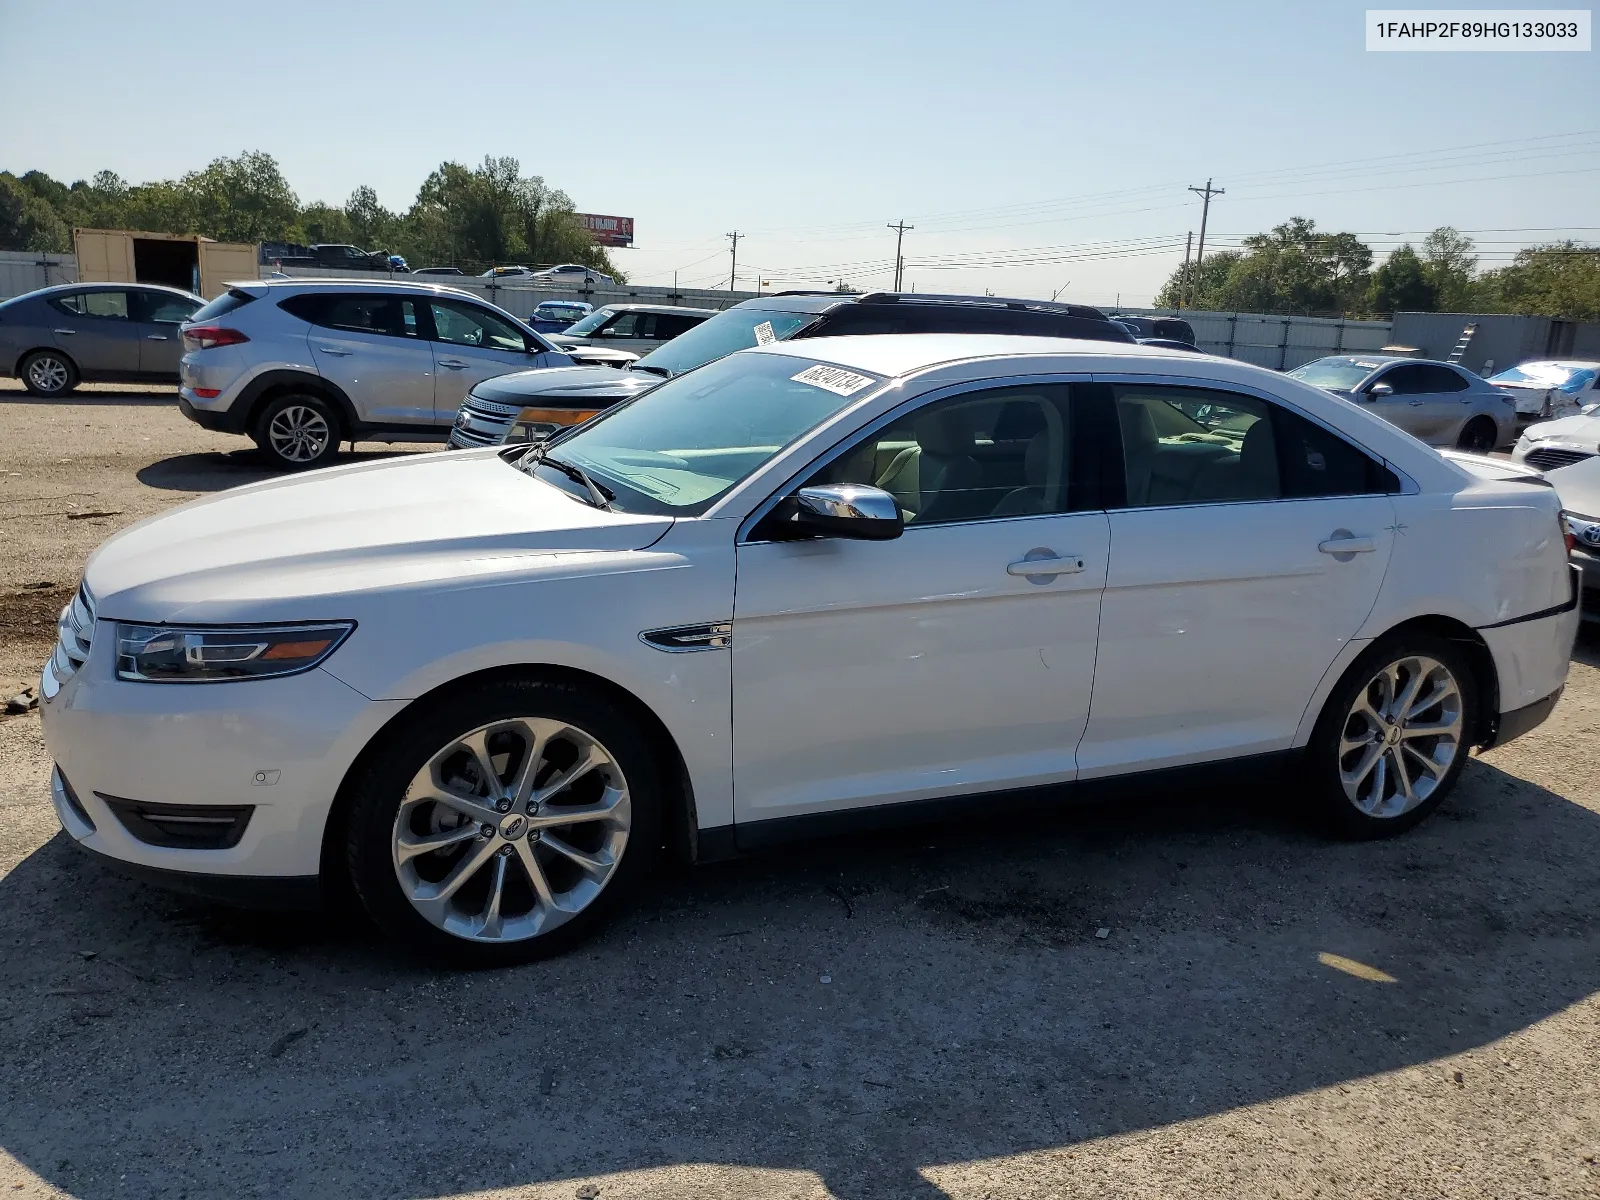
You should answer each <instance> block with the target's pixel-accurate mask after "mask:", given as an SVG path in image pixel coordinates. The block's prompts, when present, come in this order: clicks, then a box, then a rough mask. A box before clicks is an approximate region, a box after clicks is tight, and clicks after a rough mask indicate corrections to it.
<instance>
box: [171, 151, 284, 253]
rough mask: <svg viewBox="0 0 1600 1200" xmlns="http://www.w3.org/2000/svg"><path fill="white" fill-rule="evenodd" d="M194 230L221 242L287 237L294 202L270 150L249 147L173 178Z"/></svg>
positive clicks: (255, 240)
mask: <svg viewBox="0 0 1600 1200" xmlns="http://www.w3.org/2000/svg"><path fill="white" fill-rule="evenodd" d="M178 187H179V189H180V190H181V191H182V192H183V193H184V195H185V196H186V198H187V200H188V202H189V205H190V212H191V217H192V220H193V222H194V225H195V228H194V229H193V230H191V231H190V232H194V233H203V234H205V235H206V236H207V237H214V238H216V239H218V240H219V241H225V242H260V241H266V240H283V239H288V238H289V237H290V236H291V235H292V234H294V233H295V232H296V231H297V228H298V224H299V216H300V203H299V201H298V200H297V199H296V198H295V194H294V189H293V188H291V187H290V186H289V181H288V180H287V179H285V178H284V177H283V172H282V171H280V170H279V169H278V163H277V160H276V159H274V158H273V157H272V155H270V154H263V153H262V152H261V151H259V150H250V151H246V152H245V153H243V154H241V155H239V157H238V158H218V159H215V160H214V161H213V162H212V163H211V164H210V165H209V166H207V167H206V168H205V169H204V170H200V171H191V172H189V174H187V175H185V176H184V177H183V178H182V179H181V180H179V181H178Z"/></svg>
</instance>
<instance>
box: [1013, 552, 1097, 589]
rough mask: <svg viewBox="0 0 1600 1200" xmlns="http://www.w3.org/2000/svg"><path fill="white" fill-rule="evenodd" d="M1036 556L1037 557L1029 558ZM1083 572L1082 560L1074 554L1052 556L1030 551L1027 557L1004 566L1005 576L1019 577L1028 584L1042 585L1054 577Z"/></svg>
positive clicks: (1049, 553)
mask: <svg viewBox="0 0 1600 1200" xmlns="http://www.w3.org/2000/svg"><path fill="white" fill-rule="evenodd" d="M1034 555H1037V557H1031V556H1034ZM1081 570H1083V559H1081V558H1079V557H1078V556H1077V555H1075V554H1052V553H1051V552H1050V551H1048V550H1045V551H1043V552H1042V553H1041V552H1040V551H1038V550H1030V551H1028V553H1027V555H1024V556H1023V557H1022V558H1020V559H1018V560H1017V561H1016V562H1014V563H1008V564H1007V565H1006V574H1007V575H1020V576H1022V578H1024V579H1026V580H1027V581H1028V582H1029V583H1044V582H1045V581H1047V580H1049V579H1050V578H1052V577H1054V576H1056V575H1076V574H1077V573H1078V572H1079V571H1081Z"/></svg>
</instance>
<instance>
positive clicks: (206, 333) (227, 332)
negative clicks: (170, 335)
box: [183, 325, 250, 350]
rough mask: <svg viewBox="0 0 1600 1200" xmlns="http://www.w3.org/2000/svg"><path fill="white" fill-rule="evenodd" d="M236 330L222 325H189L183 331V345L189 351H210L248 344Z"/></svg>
mask: <svg viewBox="0 0 1600 1200" xmlns="http://www.w3.org/2000/svg"><path fill="white" fill-rule="evenodd" d="M249 340H250V339H249V338H247V337H245V335H244V334H242V333H240V332H239V331H238V330H237V329H229V328H227V327H226V326H224V325H191V326H189V327H188V328H187V329H185V330H184V331H183V344H184V345H185V346H187V347H188V348H189V349H190V350H210V349H213V348H214V347H217V346H237V345H238V344H239V343H240V342H248V341H249Z"/></svg>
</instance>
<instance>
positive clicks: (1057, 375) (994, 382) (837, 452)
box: [733, 368, 1099, 546]
mask: <svg viewBox="0 0 1600 1200" xmlns="http://www.w3.org/2000/svg"><path fill="white" fill-rule="evenodd" d="M851 369H852V370H853V369H854V368H851ZM1093 379H1094V377H1093V376H1092V375H1090V374H1089V372H1087V371H1070V372H1062V371H1050V372H1047V373H1041V374H1037V375H996V376H991V377H989V378H986V379H969V380H964V381H963V382H961V383H951V384H946V385H944V386H943V387H936V388H934V389H932V390H931V391H926V392H919V393H917V394H916V395H915V396H908V397H907V398H906V399H905V400H903V401H901V402H900V403H899V404H897V405H895V406H894V407H893V408H891V409H889V411H888V412H886V413H883V414H880V415H879V416H877V417H875V418H874V419H873V420H871V421H868V422H867V423H866V424H865V425H860V426H857V427H856V428H855V429H853V430H851V431H850V432H849V433H847V434H845V435H844V436H843V437H841V438H840V439H838V440H837V441H835V442H834V443H833V444H832V445H831V446H829V447H828V448H827V449H826V450H824V451H822V452H821V453H819V454H818V455H817V456H816V457H814V458H812V459H811V460H810V461H809V462H808V463H807V464H806V465H805V466H803V467H801V468H800V469H799V470H798V471H796V472H794V473H793V474H792V475H790V476H789V477H788V478H787V479H785V480H784V482H783V483H782V484H780V485H779V486H778V487H777V489H776V490H774V491H773V492H772V493H771V494H770V495H769V496H768V497H767V498H766V499H765V500H763V501H762V502H761V503H760V504H758V505H756V507H755V508H754V509H752V510H751V512H750V515H749V516H747V517H745V519H744V520H742V521H740V522H739V530H738V532H737V533H736V534H735V535H734V539H733V542H734V545H735V546H760V545H770V544H772V543H771V540H770V539H767V538H761V539H754V538H752V537H751V536H750V534H751V531H752V530H754V529H755V527H756V526H757V525H758V524H760V522H761V521H762V519H763V518H764V517H766V515H767V514H768V513H770V512H771V511H772V510H773V508H774V507H775V506H776V505H777V504H778V503H779V502H780V501H781V500H783V498H784V497H785V496H787V495H788V494H789V492H790V491H791V490H792V489H794V488H796V487H798V486H799V485H800V483H801V482H803V481H804V480H805V479H807V478H809V477H810V476H811V475H813V474H814V473H815V472H817V471H819V470H821V469H822V468H823V467H825V466H827V465H828V464H829V463H831V462H833V461H834V460H835V459H837V458H839V457H841V456H842V455H843V454H844V453H845V452H846V451H847V450H849V449H850V448H851V447H853V446H854V445H855V444H856V442H857V441H859V440H860V439H862V438H864V437H869V436H871V435H872V434H874V433H876V432H877V431H878V430H880V429H882V428H884V427H885V426H887V425H892V424H894V422H895V421H898V420H899V419H900V418H901V417H903V416H905V415H906V414H907V413H911V412H915V411H916V410H917V409H919V408H921V407H923V406H924V405H928V404H937V403H938V402H939V401H941V400H947V399H949V398H950V397H952V396H960V395H963V394H965V393H967V392H990V391H998V390H1000V389H1002V388H1008V387H1018V386H1025V385H1028V384H1032V385H1035V386H1040V387H1042V386H1046V385H1050V384H1062V383H1067V384H1071V383H1091V382H1093ZM887 382H888V386H890V387H893V386H895V385H896V384H897V383H899V382H902V381H900V380H889V381H887ZM879 394H881V390H880V392H874V393H873V397H876V396H877V395H879ZM873 397H869V399H871V398H873ZM841 415H843V414H841ZM1095 511H1099V510H1095ZM1073 515H1075V514H1072V513H1020V514H1018V515H1017V516H1013V517H984V518H982V519H981V520H976V521H949V522H941V523H939V524H937V525H923V526H922V527H921V528H923V529H944V528H947V527H948V526H949V525H992V524H999V523H1001V522H1005V521H1019V520H1023V521H1028V520H1040V519H1049V518H1052V517H1065V516H1073ZM916 529H917V526H915V525H908V526H906V530H905V533H904V534H901V536H902V537H904V536H906V534H910V533H912V532H914V531H915V530H916Z"/></svg>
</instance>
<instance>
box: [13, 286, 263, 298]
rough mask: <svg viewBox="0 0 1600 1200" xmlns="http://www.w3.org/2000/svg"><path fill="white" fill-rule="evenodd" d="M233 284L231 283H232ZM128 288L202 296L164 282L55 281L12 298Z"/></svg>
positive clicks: (123, 289)
mask: <svg viewBox="0 0 1600 1200" xmlns="http://www.w3.org/2000/svg"><path fill="white" fill-rule="evenodd" d="M230 286H231V285H230ZM128 288H139V289H141V290H143V291H150V292H166V293H167V294H168V295H169V296H183V297H185V298H186V299H191V300H198V299H200V298H201V297H199V296H196V295H195V294H194V293H193V292H186V291H184V290H183V289H182V288H175V287H168V286H167V285H166V284H164V283H100V282H94V283H53V284H51V285H50V286H49V287H42V288H35V289H34V290H33V291H31V292H24V293H23V295H22V296H14V297H12V299H15V300H21V299H22V298H23V296H60V295H64V294H65V293H67V292H121V291H126V290H127V289H128Z"/></svg>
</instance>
